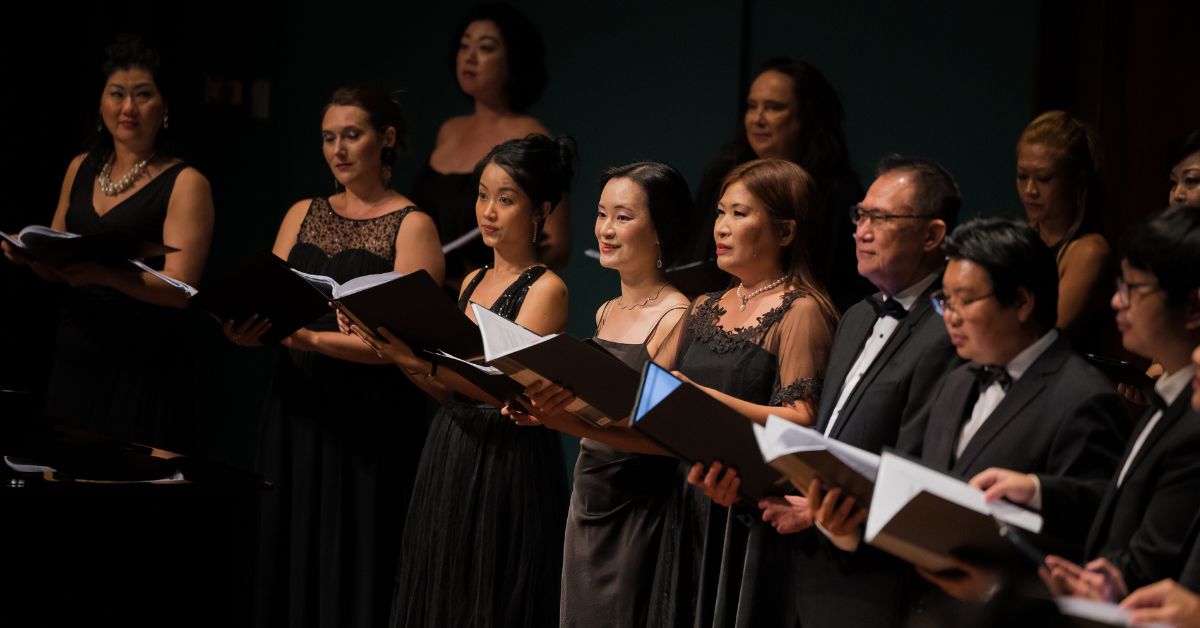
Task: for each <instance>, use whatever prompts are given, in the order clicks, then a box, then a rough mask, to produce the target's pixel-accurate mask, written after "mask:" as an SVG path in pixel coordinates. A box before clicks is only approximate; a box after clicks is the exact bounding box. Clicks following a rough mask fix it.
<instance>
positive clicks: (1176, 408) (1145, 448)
mask: <svg viewBox="0 0 1200 628" xmlns="http://www.w3.org/2000/svg"><path fill="white" fill-rule="evenodd" d="M1191 403H1192V387H1191V385H1189V386H1188V387H1187V388H1185V389H1183V392H1181V393H1179V397H1177V398H1176V399H1175V402H1174V403H1172V404H1171V405H1170V406H1169V407H1167V409H1166V410H1163V415H1162V418H1161V419H1159V420H1158V425H1155V426H1154V431H1152V432H1150V434H1149V435H1148V436H1147V437H1146V440H1145V441H1144V442H1143V443H1142V448H1141V449H1139V450H1138V452H1137V455H1136V456H1134V457H1133V464H1131V465H1129V471H1128V472H1126V474H1125V479H1126V480H1128V479H1129V476H1130V475H1132V474H1133V471H1134V469H1137V466H1138V463H1140V462H1141V461H1142V460H1145V458H1146V455H1147V453H1149V452H1150V451H1151V450H1152V449H1153V448H1154V444H1155V443H1157V442H1158V441H1159V440H1161V439H1162V436H1163V434H1165V433H1167V431H1168V430H1170V429H1171V426H1172V425H1174V424H1175V423H1176V422H1177V421H1179V419H1180V417H1182V416H1183V415H1184V414H1185V413H1186V412H1187V410H1188V409H1189V408H1190V407H1191ZM1147 415H1148V416H1147V417H1146V422H1147V423H1148V422H1149V421H1150V417H1151V416H1154V411H1153V409H1151V411H1150V412H1148V413H1147ZM1143 429H1145V427H1144V426H1142V427H1140V428H1139V429H1138V431H1135V432H1134V433H1133V439H1134V440H1136V439H1137V437H1138V434H1140V433H1141V431H1142V430H1143ZM1131 442H1132V441H1131ZM1131 447H1132V445H1131ZM1124 465H1125V459H1124V458H1122V459H1121V466H1124ZM1117 473H1118V474H1119V473H1120V468H1118V469H1117Z"/></svg>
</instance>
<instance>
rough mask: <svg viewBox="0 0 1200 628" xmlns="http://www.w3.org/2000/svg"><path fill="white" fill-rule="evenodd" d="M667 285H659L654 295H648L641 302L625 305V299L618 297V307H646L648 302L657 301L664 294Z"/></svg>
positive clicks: (626, 308) (625, 308)
mask: <svg viewBox="0 0 1200 628" xmlns="http://www.w3.org/2000/svg"><path fill="white" fill-rule="evenodd" d="M666 287H667V284H665V283H664V284H663V285H661V286H659V287H658V292H655V293H654V296H652V297H646V298H645V299H642V302H641V303H634V304H633V305H625V300H624V299H623V298H618V299H617V307H619V308H621V309H622V310H632V309H634V308H639V307H645V306H646V305H647V304H648V303H650V302H652V301H657V300H658V297H659V295H661V294H662V291H663V290H664V289H666Z"/></svg>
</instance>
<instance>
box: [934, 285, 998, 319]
mask: <svg viewBox="0 0 1200 628" xmlns="http://www.w3.org/2000/svg"><path fill="white" fill-rule="evenodd" d="M993 296H996V294H995V293H994V292H989V293H987V294H981V295H979V296H977V297H971V298H969V299H967V298H963V297H957V298H953V299H952V298H950V295H948V294H946V291H945V290H938V291H937V292H934V293H933V294H931V295H929V300H930V301H931V302H932V303H933V311H935V312H937V313H938V316H942V317H944V316H946V312H958V311H959V310H961V309H962V308H964V307H966V306H968V305H970V304H972V303H974V302H976V301H982V300H984V299H986V298H988V297H993Z"/></svg>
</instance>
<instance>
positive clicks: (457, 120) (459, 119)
mask: <svg viewBox="0 0 1200 628" xmlns="http://www.w3.org/2000/svg"><path fill="white" fill-rule="evenodd" d="M468 120H469V117H468V116H454V117H452V118H447V119H446V121H445V122H443V123H442V126H440V127H438V134H437V141H438V143H439V144H440V143H442V141H443V140H446V139H449V138H452V137H457V136H458V135H460V134H461V133H462V132H463V130H464V129H465V128H466V126H467V121H468Z"/></svg>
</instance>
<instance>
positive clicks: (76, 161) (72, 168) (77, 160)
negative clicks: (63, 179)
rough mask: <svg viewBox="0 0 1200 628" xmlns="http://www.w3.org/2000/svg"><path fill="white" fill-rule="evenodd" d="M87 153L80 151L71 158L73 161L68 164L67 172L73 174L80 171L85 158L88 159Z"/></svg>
mask: <svg viewBox="0 0 1200 628" xmlns="http://www.w3.org/2000/svg"><path fill="white" fill-rule="evenodd" d="M87 156H88V154H87V153H79V154H78V155H75V157H73V158H72V159H71V163H69V164H67V174H70V175H73V174H75V173H76V172H78V171H79V166H80V165H82V164H83V160H84V159H87Z"/></svg>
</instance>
